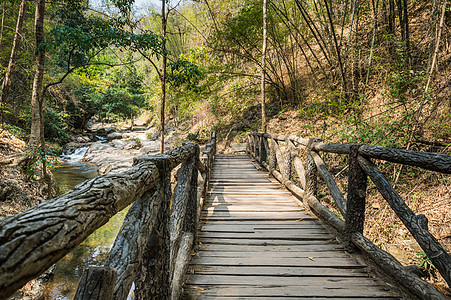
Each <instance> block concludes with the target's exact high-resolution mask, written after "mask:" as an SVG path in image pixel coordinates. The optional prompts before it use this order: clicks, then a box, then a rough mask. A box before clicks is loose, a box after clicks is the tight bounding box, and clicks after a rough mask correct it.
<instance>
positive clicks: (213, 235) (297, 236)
mask: <svg viewBox="0 0 451 300" xmlns="http://www.w3.org/2000/svg"><path fill="white" fill-rule="evenodd" d="M199 237H200V238H204V239H252V240H272V241H278V240H291V241H315V240H330V239H333V238H334V236H332V235H330V234H327V233H304V234H302V233H298V232H293V231H289V232H283V231H282V232H275V231H271V232H265V231H259V232H251V233H248V232H200V233H199Z"/></svg>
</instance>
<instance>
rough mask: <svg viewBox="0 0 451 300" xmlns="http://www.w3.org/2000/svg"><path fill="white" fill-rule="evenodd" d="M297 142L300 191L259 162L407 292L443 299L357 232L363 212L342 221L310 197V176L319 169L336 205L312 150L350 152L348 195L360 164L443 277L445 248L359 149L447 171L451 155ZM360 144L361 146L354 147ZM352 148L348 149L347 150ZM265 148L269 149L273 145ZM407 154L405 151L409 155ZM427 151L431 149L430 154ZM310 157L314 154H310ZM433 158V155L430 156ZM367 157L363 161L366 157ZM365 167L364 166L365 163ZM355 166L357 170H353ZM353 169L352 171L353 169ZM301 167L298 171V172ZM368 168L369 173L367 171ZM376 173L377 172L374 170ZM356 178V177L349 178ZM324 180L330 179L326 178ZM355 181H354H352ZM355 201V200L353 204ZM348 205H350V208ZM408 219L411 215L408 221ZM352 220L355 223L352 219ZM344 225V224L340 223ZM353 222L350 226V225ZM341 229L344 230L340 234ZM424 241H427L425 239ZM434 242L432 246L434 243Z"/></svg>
mask: <svg viewBox="0 0 451 300" xmlns="http://www.w3.org/2000/svg"><path fill="white" fill-rule="evenodd" d="M254 134H255V133H251V134H250V135H254ZM256 135H258V136H265V137H267V138H268V139H275V140H279V141H280V140H283V139H285V140H286V141H291V142H293V143H294V141H295V139H293V140H289V139H290V138H291V137H290V136H277V135H276V136H273V135H268V134H260V133H258V134H256ZM249 141H252V139H249ZM298 143H299V144H298V145H302V146H306V152H307V164H308V165H307V167H308V168H307V174H306V179H307V180H306V185H305V190H306V191H305V192H304V191H303V190H302V189H300V188H298V187H296V188H292V187H291V186H292V182H290V181H284V180H283V178H282V176H280V173H279V174H277V173H276V171H275V170H274V169H275V165H274V166H272V167H270V166H268V165H265V164H264V163H263V166H264V167H265V168H266V169H267V170H269V171H270V173H271V174H272V175H273V176H274V177H275V178H277V179H278V180H279V181H280V182H282V183H283V184H284V185H285V186H286V187H287V188H288V189H290V190H291V191H292V192H293V193H294V194H295V195H297V196H298V197H300V198H302V199H303V201H304V204H305V205H307V206H309V207H310V209H312V211H313V212H314V213H315V214H316V215H317V216H319V217H320V219H321V220H323V221H324V222H325V223H327V224H329V225H331V226H332V227H334V228H335V229H336V230H337V231H338V232H340V233H341V234H344V235H346V236H347V243H348V245H351V243H352V244H353V245H355V246H357V247H358V248H359V249H360V250H362V251H363V252H364V253H365V254H366V255H367V256H368V257H370V258H371V259H372V260H374V262H375V263H376V264H377V265H378V266H379V267H380V268H381V269H383V270H384V271H385V272H386V273H387V274H390V276H391V277H392V278H393V280H395V281H396V282H398V284H399V285H403V286H404V287H406V288H407V289H408V290H410V291H411V292H412V293H413V294H415V295H416V296H418V297H419V298H421V299H444V296H443V295H442V294H441V293H440V292H438V291H437V289H436V288H435V287H433V286H432V285H430V284H428V283H427V282H425V281H423V280H421V279H420V278H419V277H416V276H417V275H416V274H414V273H412V271H410V270H408V269H407V268H404V267H402V266H401V264H400V263H399V262H398V261H397V260H396V259H395V258H394V257H393V256H391V255H390V254H389V253H387V252H385V251H383V250H381V249H380V248H378V247H376V246H375V245H374V244H372V243H371V242H370V241H369V240H367V239H366V238H365V237H364V236H363V235H362V234H361V233H360V231H361V228H362V226H363V218H362V217H360V220H358V219H359V218H355V215H356V214H355V213H349V212H348V213H349V216H346V218H347V219H349V220H350V222H348V223H346V224H345V222H344V221H343V220H341V219H340V218H338V217H337V216H336V215H335V214H334V213H332V212H331V211H330V210H329V209H328V208H327V207H325V206H324V205H323V204H321V203H320V201H318V199H316V184H317V183H316V177H317V174H318V173H319V174H321V176H322V177H323V178H324V179H325V181H326V183H327V185H328V188H329V190H330V191H331V194H332V196H333V197H334V199H335V200H336V202H337V203H338V204H339V205H340V203H343V202H344V199H341V198H342V196H341V193H340V191H339V190H338V188H337V187H336V184H335V182H334V180H333V178H332V176H330V174H329V172H327V169H326V167H325V165H324V163H323V161H322V160H321V159H320V158H319V155H318V154H317V153H315V150H316V151H325V152H331V153H338V154H350V153H351V152H353V154H351V156H352V157H353V159H352V161H350V173H356V170H357V173H359V174H353V175H352V174H351V178H350V183H349V184H348V188H350V189H352V191H348V196H349V194H350V196H351V198H354V199H358V198H360V201H357V203H358V202H361V203H363V201H361V200H362V199H364V194H365V192H364V190H365V185H366V179H365V178H364V177H365V176H366V175H365V174H362V170H361V168H360V167H362V168H363V169H364V170H365V173H368V174H369V175H370V177H371V178H372V180H373V181H374V182H375V183H376V186H377V187H378V189H379V190H380V191H381V193H382V195H383V196H384V198H386V199H387V201H388V202H389V203H390V205H391V206H392V207H394V208H396V209H395V210H397V214H398V215H402V216H403V217H402V218H401V219H403V218H404V221H403V222H409V223H410V229H411V230H414V231H416V235H417V238H418V236H421V237H419V238H418V239H419V242H420V244H423V246H424V248H425V249H428V251H426V252H427V253H428V255H429V256H431V255H432V256H434V257H435V258H436V259H437V258H438V259H440V260H441V261H440V262H439V265H440V268H441V273H442V274H445V275H444V277H448V278H449V273H450V272H449V266H450V265H451V263H450V262H449V254H447V253H446V252H445V251H442V248H441V246H440V245H439V244H438V243H436V240H435V238H434V237H433V236H431V235H430V233H429V232H428V230H427V219H426V218H425V217H424V216H423V215H419V216H415V215H414V214H413V213H412V212H411V211H410V209H408V207H407V206H406V205H405V203H404V202H403V200H402V199H401V198H400V197H399V195H397V193H396V191H394V189H393V187H392V186H391V185H390V184H389V183H388V181H387V180H386V179H385V178H384V177H383V176H382V174H380V172H379V170H377V168H375V167H374V168H371V167H369V165H367V168H365V166H364V164H362V162H364V161H367V160H366V159H364V158H363V157H361V156H359V155H366V156H367V157H376V158H380V159H386V160H388V161H392V162H400V163H405V164H411V165H419V163H418V162H422V163H423V164H424V165H422V167H424V168H426V169H431V170H437V171H441V172H444V173H449V172H448V165H449V164H450V163H451V157H450V156H447V155H441V154H440V155H438V156H437V155H435V154H434V153H423V152H415V151H413V152H412V151H407V150H398V149H391V148H384V147H380V146H368V145H358V144H343V145H337V144H324V143H322V142H321V141H319V140H317V139H316V140H315V139H314V138H311V139H309V140H300V141H298ZM248 148H249V151H251V148H252V147H248ZM360 148H362V149H363V150H362V151H360ZM351 149H353V151H351ZM271 151H273V152H274V149H272V150H271ZM249 154H250V155H251V156H255V154H254V153H252V152H249ZM410 154H412V156H411V157H409V155H410ZM431 154H432V155H431ZM314 157H315V158H316V159H314ZM356 158H357V159H358V160H359V164H360V166H359V164H356V161H357V159H356ZM435 158H437V159H436V160H435ZM367 162H368V161H367ZM368 167H369V168H368ZM359 169H360V170H359ZM353 170H354V171H353ZM300 173H302V171H301V172H300ZM371 173H372V175H371ZM378 173H379V174H378ZM356 179H357V181H355V180H356ZM328 181H330V182H328ZM353 181H355V182H353ZM350 202H354V201H353V200H352V201H349V200H348V203H346V206H348V205H351V206H356V204H351V203H350ZM342 206H343V208H342V209H341V210H342V214H343V215H346V213H343V212H345V211H346V208H345V207H344V205H342ZM357 206H359V204H358V205H357ZM362 207H363V206H362V205H360V212H358V214H359V215H360V216H363V209H362ZM353 210H354V209H353ZM410 220H413V221H412V222H410ZM352 223H355V224H354V225H353V224H352ZM345 225H346V226H345ZM345 227H347V230H345ZM353 228H354V229H353ZM346 233H347V234H346ZM226 241H227V242H228V243H229V244H233V242H232V241H233V240H230V239H228V240H226ZM428 241H429V244H428ZM437 245H438V246H437ZM286 246H288V245H286ZM448 282H449V280H448Z"/></svg>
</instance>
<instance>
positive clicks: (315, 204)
mask: <svg viewBox="0 0 451 300" xmlns="http://www.w3.org/2000/svg"><path fill="white" fill-rule="evenodd" d="M305 198H306V199H305V201H306V202H307V204H308V206H309V207H310V208H311V209H312V211H313V212H314V213H315V214H316V215H317V216H318V217H319V218H320V219H322V220H323V221H325V222H326V223H327V224H329V225H331V226H332V227H334V228H335V229H336V230H337V231H338V232H340V233H343V232H344V230H345V222H344V221H343V220H341V219H340V218H339V217H337V215H335V214H334V213H333V212H331V211H330V210H329V209H328V208H327V207H325V206H324V205H323V204H321V202H319V201H318V199H316V197H313V196H307V195H306V197H305Z"/></svg>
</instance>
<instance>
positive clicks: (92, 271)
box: [74, 267, 127, 300]
mask: <svg viewBox="0 0 451 300" xmlns="http://www.w3.org/2000/svg"><path fill="white" fill-rule="evenodd" d="M116 275H117V272H116V269H114V268H109V267H88V268H86V269H85V270H84V271H83V274H82V275H81V278H80V285H79V286H78V289H77V292H76V293H75V297H74V300H111V299H113V298H112V297H113V290H114V282H115V281H116ZM126 297H127V295H126Z"/></svg>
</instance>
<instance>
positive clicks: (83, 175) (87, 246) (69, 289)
mask: <svg viewBox="0 0 451 300" xmlns="http://www.w3.org/2000/svg"><path fill="white" fill-rule="evenodd" d="M87 150H88V148H79V149H76V150H75V152H74V153H73V154H70V155H63V156H62V157H61V158H62V163H61V164H60V165H58V166H56V167H55V168H54V169H53V170H52V171H53V175H54V176H55V179H56V181H57V182H58V185H59V187H60V190H61V193H66V192H67V191H69V190H70V189H72V188H73V187H74V186H76V185H77V184H79V183H82V182H83V181H85V180H88V179H91V178H94V177H95V176H97V175H98V173H97V168H96V167H95V166H93V165H90V164H87V163H84V162H82V161H81V159H82V158H83V156H84V155H85V153H86V151H87ZM127 210H128V208H127V209H124V210H123V211H121V212H120V213H118V214H117V215H115V216H114V217H113V218H111V220H110V221H109V222H108V223H107V224H105V225H104V226H102V227H101V228H99V229H97V230H96V231H95V232H94V233H93V234H91V235H90V236H89V237H88V238H87V239H86V240H85V241H84V242H83V243H81V244H80V245H79V246H78V247H77V248H75V249H74V250H73V251H72V252H70V253H68V254H67V255H66V256H65V257H64V258H62V259H61V260H60V261H58V263H56V269H55V274H54V276H52V278H51V279H50V280H49V281H48V282H47V283H46V285H45V291H44V299H58V300H66V299H73V297H74V295H75V291H76V289H77V285H78V281H79V279H80V276H81V274H82V273H83V269H84V268H85V267H87V266H90V265H94V266H100V265H102V264H103V263H104V261H105V260H106V258H107V257H108V252H109V250H110V247H111V246H112V244H113V242H114V239H115V238H116V235H117V233H118V231H119V229H120V227H121V225H122V222H123V220H124V217H125V214H126V213H127Z"/></svg>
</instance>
